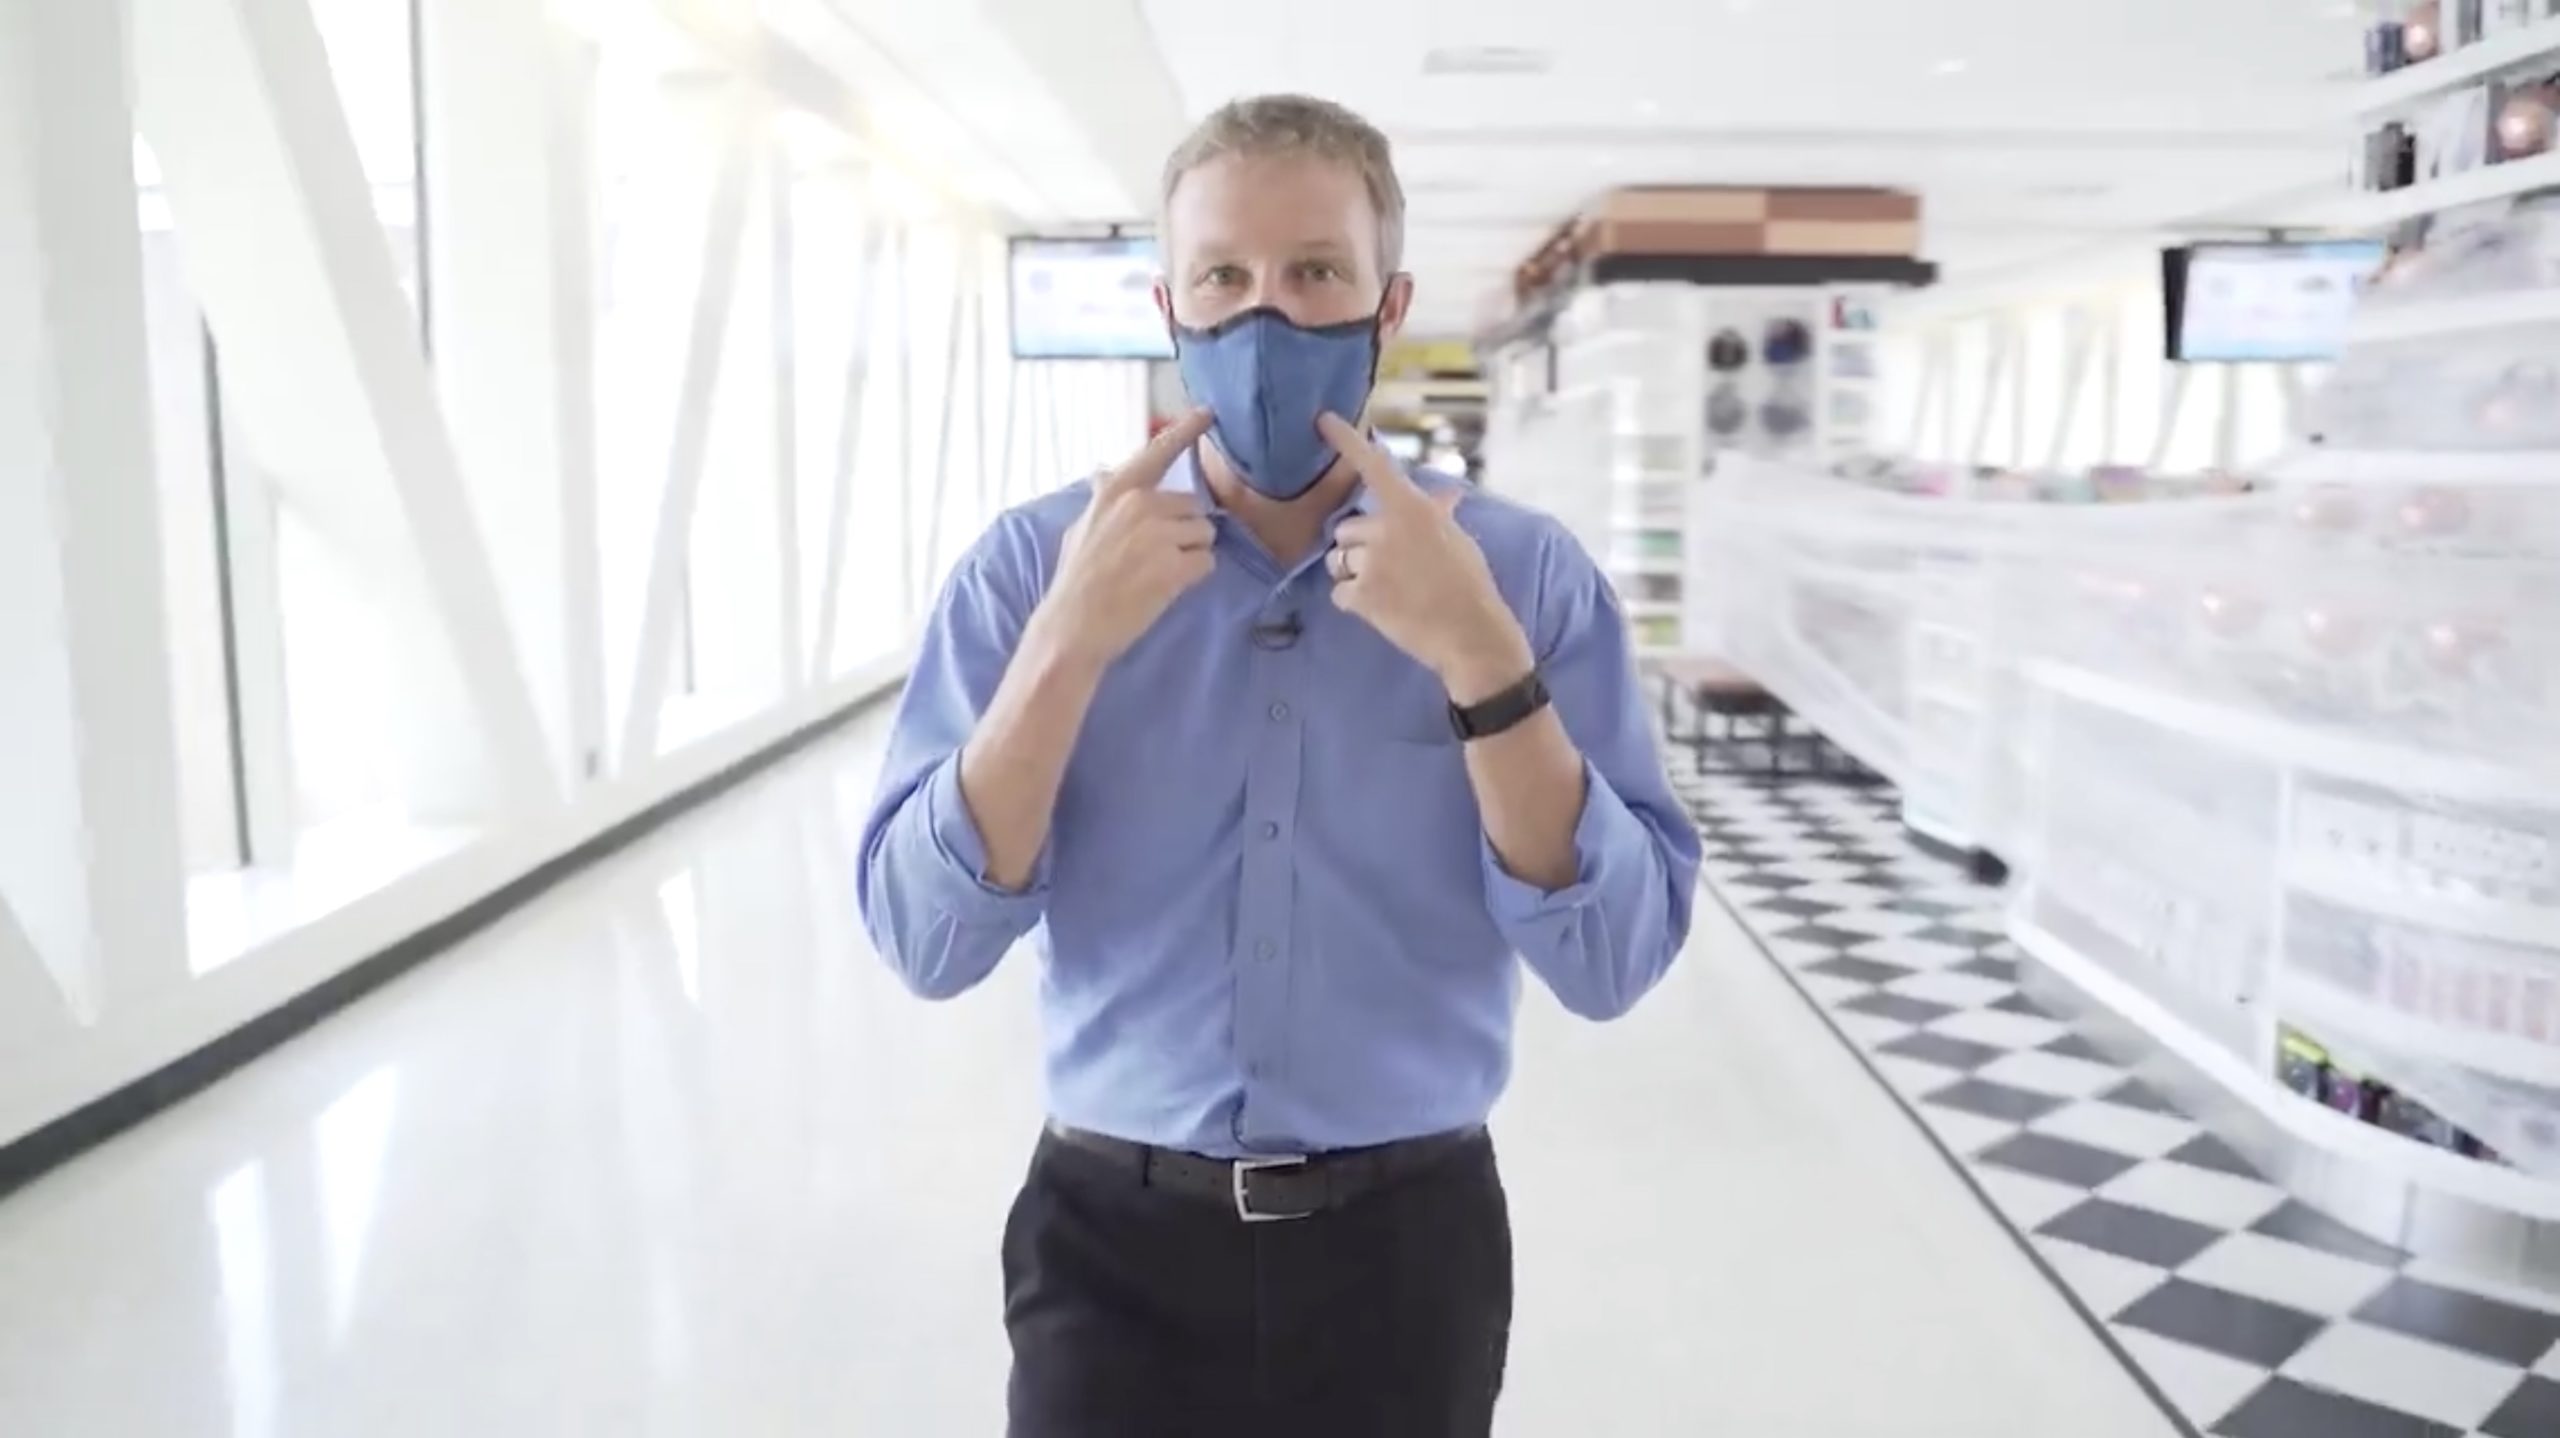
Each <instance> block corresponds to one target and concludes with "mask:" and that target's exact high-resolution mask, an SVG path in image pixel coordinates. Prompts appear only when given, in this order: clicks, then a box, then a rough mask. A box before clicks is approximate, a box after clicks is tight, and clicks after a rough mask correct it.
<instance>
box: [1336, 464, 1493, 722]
mask: <svg viewBox="0 0 2560 1438" xmlns="http://www.w3.org/2000/svg"><path fill="white" fill-rule="evenodd" d="M1316 428H1317V429H1318V430H1319V431H1320V432H1322V433H1323V435H1324V437H1325V441H1326V442H1327V443H1329V444H1331V445H1332V446H1333V447H1334V448H1335V449H1336V450H1337V451H1339V452H1340V453H1341V454H1342V455H1343V456H1344V457H1346V458H1348V459H1349V460H1350V461H1351V463H1352V465H1353V466H1354V467H1355V468H1357V469H1358V470H1359V471H1360V477H1361V479H1363V480H1364V481H1366V482H1367V484H1368V487H1369V493H1370V495H1371V496H1372V497H1374V499H1375V500H1376V503H1375V504H1374V505H1373V506H1372V508H1371V512H1370V513H1368V514H1365V515H1355V516H1353V517H1352V518H1350V519H1346V520H1344V521H1343V522H1342V523H1341V524H1339V525H1336V526H1335V527H1334V531H1333V549H1332V550H1331V551H1330V552H1328V553H1327V554H1326V556H1325V567H1326V568H1327V569H1328V570H1329V571H1330V572H1331V573H1332V575H1333V580H1334V584H1333V602H1334V604H1335V605H1336V606H1337V607H1338V608H1340V609H1342V610H1343V611H1344V612H1346V613H1350V614H1356V615H1358V616H1359V617H1360V618H1362V619H1364V620H1366V621H1368V623H1369V626H1370V627H1371V628H1373V629H1375V630H1377V631H1378V633H1380V634H1381V635H1384V636H1385V637H1386V640H1387V642H1388V643H1390V644H1393V645H1394V646H1396V647H1397V648H1398V649H1401V650H1403V651H1404V652H1405V653H1406V654H1408V655H1411V656H1412V657H1413V659H1414V660H1415V661H1416V662H1417V663H1420V664H1421V665H1422V666H1423V667H1425V668H1427V669H1429V670H1430V671H1431V672H1432V673H1434V674H1436V675H1438V676H1439V678H1440V682H1441V684H1442V686H1443V687H1445V688H1447V690H1448V691H1449V697H1450V698H1451V699H1453V700H1455V701H1456V702H1458V703H1460V704H1473V703H1477V702H1479V701H1481V700H1484V699H1488V698H1490V697H1492V696H1493V695H1495V694H1498V693H1500V692H1501V691H1502V690H1503V689H1505V688H1507V687H1509V686H1510V685H1512V684H1516V683H1518V682H1519V681H1520V680H1521V679H1523V678H1525V677H1527V675H1528V673H1529V671H1530V670H1531V669H1532V668H1533V667H1535V666H1536V663H1537V657H1536V655H1535V654H1534V653H1533V652H1532V651H1531V649H1530V647H1529V639H1528V636H1527V635H1526V634H1524V633H1522V632H1521V629H1520V621H1519V620H1518V619H1517V618H1516V617H1514V616H1513V614H1512V613H1511V607H1510V606H1509V605H1508V604H1506V603H1504V602H1503V598H1502V591H1501V590H1500V589H1498V588H1496V587H1495V585H1494V582H1493V570H1492V567H1491V566H1489V565H1487V564H1486V563H1485V560H1484V551H1483V550H1481V549H1479V548H1477V547H1476V542H1475V540H1474V539H1473V538H1472V537H1470V536H1469V535H1468V534H1467V532H1466V531H1465V530H1463V529H1461V528H1459V527H1458V519H1457V512H1458V506H1459V505H1460V504H1461V503H1463V502H1464V500H1465V497H1466V496H1465V492H1464V491H1463V490H1453V491H1450V492H1448V493H1445V494H1439V495H1434V494H1430V493H1427V492H1426V491H1424V489H1423V488H1422V486H1420V485H1418V484H1415V483H1414V482H1413V479H1412V477H1411V476H1409V475H1407V474H1406V473H1405V472H1404V470H1403V468H1402V467H1400V466H1399V465H1397V463H1396V462H1395V459H1394V458H1393V457H1392V456H1390V455H1388V454H1386V453H1385V452H1384V451H1382V450H1380V449H1379V448H1378V447H1377V446H1376V445H1373V444H1371V443H1370V442H1369V438H1368V436H1366V435H1364V434H1362V433H1360V431H1359V430H1357V429H1355V428H1353V427H1352V426H1351V425H1350V424H1348V423H1346V422H1345V421H1343V420H1342V419H1341V418H1340V417H1338V416H1335V415H1330V414H1328V415H1324V416H1322V417H1321V418H1319V419H1318V420H1317V421H1316Z"/></svg>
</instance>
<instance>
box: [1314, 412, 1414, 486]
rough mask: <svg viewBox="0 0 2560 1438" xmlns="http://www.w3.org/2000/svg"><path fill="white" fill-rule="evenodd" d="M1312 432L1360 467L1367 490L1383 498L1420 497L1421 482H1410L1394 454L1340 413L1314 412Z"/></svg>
mask: <svg viewBox="0 0 2560 1438" xmlns="http://www.w3.org/2000/svg"><path fill="white" fill-rule="evenodd" d="M1316 433H1318V434H1321V435H1323V436H1324V438H1325V443H1327V444H1330V445H1332V446H1333V447H1334V449H1335V451H1336V452H1337V453H1339V454H1341V455H1342V457H1343V458H1345V459H1348V460H1350V461H1351V467H1352V468H1354V469H1356V470H1358V471H1360V477H1361V478H1362V479H1364V480H1366V481H1368V483H1369V488H1370V490H1371V491H1372V492H1374V493H1376V494H1377V495H1378V496H1379V497H1380V498H1382V499H1384V500H1385V501H1386V502H1388V503H1390V504H1410V503H1413V502H1414V501H1416V500H1419V499H1421V498H1422V497H1423V494H1422V486H1420V485H1418V484H1416V483H1414V482H1413V476H1411V475H1409V474H1406V473H1405V472H1404V466H1403V465H1400V464H1398V463H1396V460H1395V456H1394V455H1391V454H1389V453H1387V452H1386V451H1385V450H1383V449H1380V448H1378V447H1377V446H1376V445H1374V444H1371V443H1370V442H1369V437H1368V436H1367V435H1365V434H1362V433H1361V432H1360V430H1359V428H1358V427H1357V426H1355V425H1353V424H1351V423H1350V422H1349V421H1348V420H1345V419H1344V418H1342V416H1340V415H1337V414H1331V413H1327V414H1320V415H1317V416H1316Z"/></svg>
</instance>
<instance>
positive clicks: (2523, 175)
mask: <svg viewBox="0 0 2560 1438" xmlns="http://www.w3.org/2000/svg"><path fill="white" fill-rule="evenodd" d="M2451 8H2452V7H2451V5H2450V4H2448V5H2447V6H2446V10H2447V11H2448V12H2450V10H2451ZM2555 61H2560V17H2548V18H2544V19H2539V20H2535V21H2533V22H2532V23H2530V24H2527V25H2523V26H2520V27H2518V28H2516V29H2513V30H2508V31H2505V32H2502V33H2500V34H2496V35H2492V36H2489V37H2487V38H2486V39H2482V40H2476V41H2474V42H2472V43H2471V44H2468V45H2464V46H2461V47H2459V48H2457V49H2453V50H2450V51H2447V52H2445V53H2443V54H2440V55H2437V56H2434V57H2433V58H2431V59H2427V60H2421V61H2419V62H2418V63H2416V64H2414V65H2408V66H2404V67H2402V68H2401V69H2399V70H2396V71H2393V72H2392V73H2390V74H2388V75H2383V76H2379V77H2376V78H2374V79H2371V80H2367V81H2366V82H2364V83H2363V84H2361V85H2359V86H2357V87H2356V89H2355V91H2354V92H2353V94H2352V96H2351V97H2350V99H2349V101H2348V107H2349V112H2350V116H2351V123H2352V124H2353V126H2354V129H2355V132H2356V133H2357V134H2359V135H2361V134H2367V133H2370V132H2372V131H2374V130H2376V129H2379V128H2381V127H2383V126H2384V125H2386V124H2390V123H2394V122H2405V121H2410V120H2417V119H2423V118H2424V117H2423V114H2422V112H2424V111H2425V110H2426V109H2427V108H2428V107H2429V106H2432V105H2435V104H2438V103H2440V102H2442V101H2445V100H2447V99H2449V98H2451V97H2454V96H2457V95H2459V94H2460V93H2461V92H2463V91H2465V90H2468V89H2473V88H2476V87H2479V86H2483V85H2487V84H2489V83H2491V82H2492V81H2493V80H2495V79H2496V78H2497V77H2499V76H2501V75H2504V74H2507V73H2509V72H2511V71H2515V72H2522V71H2530V70H2532V69H2533V68H2535V67H2537V66H2547V65H2551V64H2553V63H2554V62H2555ZM2555 186H2560V150H2555V151H2549V152H2545V153H2543V154H2538V155H2528V156H2521V157H2519V158H2516V159H2512V160H2506V161H2502V162H2499V163H2494V164H2488V165H2483V166H2481V167H2480V168H2478V169H2473V170H2466V171H2463V172H2461V173H2459V174H2453V175H2445V176H2441V177H2439V178H2435V179H2428V180H2422V181H2420V182H2419V183H2417V184H2415V185H2410V186H2407V187H2405V188H2402V189H2398V190H2386V191H2381V192H2378V193H2372V194H2364V195H2358V196H2356V197H2354V198H2353V199H2350V200H2348V201H2346V202H2344V203H2342V204H2341V205H2339V206H2338V207H2337V209H2336V210H2335V211H2333V212H2332V213H2331V214H2330V215H2329V216H2328V218H2329V220H2330V222H2331V223H2332V224H2335V225H2337V226H2340V227H2342V228H2347V229H2360V230H2383V229H2388V228H2390V227H2391V226H2394V225H2398V224H2402V223H2405V222H2407V221H2410V220H2416V219H2421V218H2423V217H2425V216H2428V215H2432V214H2435V213H2437V212H2439V211H2443V210H2454V209H2461V208H2464V207H2466V206H2471V205H2479V204H2485V203H2488V202H2490V201H2494V200H2501V199H2507V198H2510V197H2512V196H2516V195H2523V194H2528V193H2531V192H2532V191H2535V190H2541V189H2548V188H2552V187H2555Z"/></svg>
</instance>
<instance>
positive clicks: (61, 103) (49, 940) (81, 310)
mask: <svg viewBox="0 0 2560 1438" xmlns="http://www.w3.org/2000/svg"><path fill="white" fill-rule="evenodd" d="M122 22H123V13H122V10H121V9H120V7H118V6H114V5H100V4H97V3H95V0H5V3H0V965H6V966H8V970H9V972H8V974H7V976H6V977H5V978H0V993H8V994H10V995H12V996H19V997H23V996H24V995H26V994H27V992H28V991H29V990H30V989H31V988H36V987H39V986H38V985H34V984H31V983H29V982H28V979H29V978H30V976H29V974H28V973H27V972H26V969H27V964H28V959H29V957H30V956H32V957H34V958H35V959H37V960H39V961H41V963H42V966H43V970H44V972H45V973H46V974H48V975H50V979H51V982H50V984H49V985H47V986H46V987H50V988H52V989H53V990H54V995H55V997H56V998H57V999H58V1000H59V1003H58V1005H56V1006H53V1007H52V1008H51V1011H50V1012H49V1013H48V1012H46V1011H45V1010H44V1009H29V1010H26V1011H23V1012H17V1013H0V1036H8V1037H11V1038H21V1037H24V1036H26V1035H28V1034H30V1033H32V1032H34V1031H35V1030H36V1029H38V1028H40V1027H45V1026H49V1024H50V1023H54V1022H58V1021H59V1020H61V1019H62V1018H63V1017H65V1015H66V1014H67V1015H68V1017H70V1018H73V1019H77V1020H79V1021H81V1022H94V1021H95V1020H97V1019H98V1018H99V1017H100V1015H101V1013H102V1012H103V1011H104V1010H105V1009H106V1007H107V1006H108V1005H109V1004H110V1003H111V1002H113V1001H114V1000H117V999H126V998H131V997H133V996H135V995H138V994H141V993H144V992H147V991H149V990H151V989H154V988H163V987H169V986H172V985H174V984H177V983H179V982H182V981H183V978H184V975H185V972H186V966H185V953H186V941H185V929H184V923H183V918H182V914H181V910H180V906H179V905H180V895H181V892H182V887H183V883H184V875H183V868H182V861H181V858H180V855H179V850H178V838H177V835H178V832H179V824H178V820H177V815H178V777H177V758H176V752H175V746H174V743H173V741H172V729H171V723H172V715H171V712H170V681H169V676H168V672H167V670H166V668H165V664H166V660H165V658H164V655H165V653H166V645H167V640H166V635H165V634H164V633H163V630H162V624H163V620H162V607H161V606H162V595H161V554H160V538H159V497H158V495H157V494H156V492H155V485H156V479H155V476H154V472H153V464H152V446H151V399H150V393H149V388H148V378H147V375H148V371H147V369H146V367H145V366H146V358H145V351H144V344H145V341H144V338H143V317H142V256H141V246H140V240H139V236H138V225H137V221H136V218H135V211H134V196H133V190H132V187H131V185H130V184H129V183H128V182H126V181H125V180H124V178H123V177H124V176H126V175H128V174H130V173H131V170H130V166H131V163H132V160H131V155H132V145H133V139H132V120H131V117H130V115H129V114H128V113H127V111H126V109H125V104H124V84H123V76H124V54H125V37H124V32H123V23H122ZM15 1051H16V1050H15V1049H14V1047H13V1045H12V1044H10V1043H6V1042H0V1059H5V1057H6V1056H7V1055H8V1054H10V1053H12V1052H15ZM8 1087H9V1086H8V1085H7V1084H5V1083H0V1137H5V1136H7V1135H8V1134H10V1133H14V1132H17V1131H18V1127H17V1126H16V1125H15V1124H14V1123H13V1122H12V1120H13V1119H14V1118H15V1117H16V1115H14V1114H13V1113H11V1112H9V1109H10V1104H9V1102H8V1099H9V1094H8V1092H7V1090H8Z"/></svg>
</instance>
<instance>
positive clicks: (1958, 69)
mask: <svg viewBox="0 0 2560 1438" xmlns="http://www.w3.org/2000/svg"><path fill="white" fill-rule="evenodd" d="M1968 68H1970V67H1969V65H1968V62H1966V61H1963V60H1941V61H1939V62H1938V63H1937V66H1936V71H1937V73H1938V74H1941V75H1961V74H1963V73H1964V72H1965V71H1966V70H1967V69H1968Z"/></svg>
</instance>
